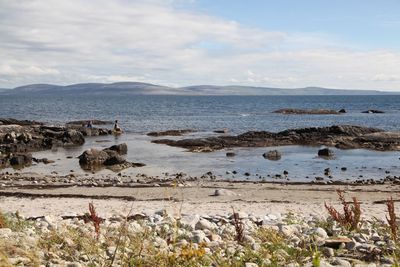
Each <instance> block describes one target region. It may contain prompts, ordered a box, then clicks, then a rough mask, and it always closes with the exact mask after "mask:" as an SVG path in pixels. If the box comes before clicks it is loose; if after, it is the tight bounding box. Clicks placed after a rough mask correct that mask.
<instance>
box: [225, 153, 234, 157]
mask: <svg viewBox="0 0 400 267" xmlns="http://www.w3.org/2000/svg"><path fill="white" fill-rule="evenodd" d="M226 156H227V157H228V158H231V157H234V156H236V153H234V152H226Z"/></svg>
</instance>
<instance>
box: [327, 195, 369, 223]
mask: <svg viewBox="0 0 400 267" xmlns="http://www.w3.org/2000/svg"><path fill="white" fill-rule="evenodd" d="M336 192H337V194H338V196H339V201H340V202H341V204H342V206H343V214H341V213H340V212H339V211H337V210H336V209H335V208H334V207H333V206H328V204H326V202H325V208H326V209H327V211H328V213H329V215H330V216H331V217H332V219H333V220H335V221H336V222H337V223H339V224H340V225H341V226H342V227H344V228H346V229H347V230H349V231H353V230H356V229H358V227H359V224H360V218H361V207H360V202H358V200H357V198H355V197H353V203H352V205H349V203H348V202H346V199H345V198H344V192H343V191H341V190H339V189H338V190H336Z"/></svg>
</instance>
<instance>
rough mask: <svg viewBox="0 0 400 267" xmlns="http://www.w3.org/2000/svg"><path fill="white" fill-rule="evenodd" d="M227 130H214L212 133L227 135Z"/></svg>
mask: <svg viewBox="0 0 400 267" xmlns="http://www.w3.org/2000/svg"><path fill="white" fill-rule="evenodd" d="M228 132H229V130H228V129H222V130H215V131H214V133H220V134H226V133H228Z"/></svg>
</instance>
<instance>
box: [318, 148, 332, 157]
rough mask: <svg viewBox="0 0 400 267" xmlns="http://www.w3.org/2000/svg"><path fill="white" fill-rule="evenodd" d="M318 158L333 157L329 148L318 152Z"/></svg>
mask: <svg viewBox="0 0 400 267" xmlns="http://www.w3.org/2000/svg"><path fill="white" fill-rule="evenodd" d="M318 156H320V157H333V156H334V153H333V151H332V150H331V149H329V148H323V149H320V150H318Z"/></svg>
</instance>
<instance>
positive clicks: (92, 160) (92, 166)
mask: <svg viewBox="0 0 400 267" xmlns="http://www.w3.org/2000/svg"><path fill="white" fill-rule="evenodd" d="M127 151H128V148H127V146H126V144H125V143H123V144H119V145H114V146H111V147H108V148H105V149H103V150H98V149H95V148H92V149H88V150H86V151H84V152H83V153H82V154H81V155H80V156H79V157H78V158H79V164H80V165H81V167H82V168H83V169H87V170H96V169H99V168H101V167H107V168H110V169H111V170H113V171H120V170H122V169H125V168H129V167H142V166H144V164H142V163H133V162H128V161H126V160H125V158H123V157H122V156H121V155H122V154H126V153H127Z"/></svg>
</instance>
